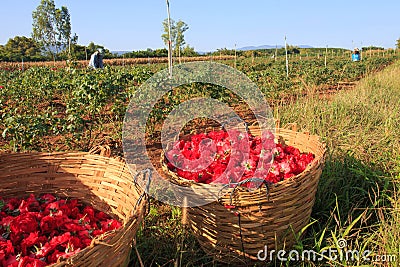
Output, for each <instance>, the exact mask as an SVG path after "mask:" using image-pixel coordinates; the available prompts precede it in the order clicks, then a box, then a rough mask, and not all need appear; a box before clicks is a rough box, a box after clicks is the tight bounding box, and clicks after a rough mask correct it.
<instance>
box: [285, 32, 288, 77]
mask: <svg viewBox="0 0 400 267" xmlns="http://www.w3.org/2000/svg"><path fill="white" fill-rule="evenodd" d="M285 53H286V77H289V59H288V51H287V42H286V35H285Z"/></svg>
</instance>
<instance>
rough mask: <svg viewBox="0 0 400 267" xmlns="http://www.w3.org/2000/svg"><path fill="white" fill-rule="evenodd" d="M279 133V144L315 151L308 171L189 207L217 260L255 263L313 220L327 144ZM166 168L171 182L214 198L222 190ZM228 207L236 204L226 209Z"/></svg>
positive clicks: (255, 130) (287, 242)
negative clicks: (182, 176)
mask: <svg viewBox="0 0 400 267" xmlns="http://www.w3.org/2000/svg"><path fill="white" fill-rule="evenodd" d="M249 130H250V132H251V133H252V134H253V135H260V131H259V130H258V128H255V127H249ZM275 136H276V137H279V138H278V140H279V142H281V143H285V144H287V145H291V146H294V147H296V148H298V149H299V150H300V151H302V152H312V153H313V154H315V159H314V160H313V162H312V163H311V164H310V165H309V166H308V167H307V168H306V170H305V171H303V172H302V173H301V174H299V175H297V176H295V177H292V178H290V179H287V180H284V181H281V182H279V183H277V184H273V185H269V186H268V187H264V186H262V187H260V189H257V190H253V191H249V190H248V189H247V188H243V187H236V188H229V189H227V190H226V191H225V190H224V193H223V194H220V195H219V196H218V201H213V202H211V203H209V204H207V205H204V206H200V207H192V208H188V221H189V224H190V226H191V229H192V231H193V233H194V235H195V236H196V237H197V239H198V241H199V243H200V245H201V247H202V248H203V250H204V251H206V252H207V253H208V254H210V255H212V256H213V257H214V258H215V259H216V260H218V261H221V262H225V263H230V264H235V263H236V264H237V263H239V264H245V263H249V262H251V261H257V260H258V259H257V255H258V252H259V251H260V250H263V251H264V249H265V246H267V250H268V251H271V250H272V249H275V250H279V249H282V248H285V249H288V248H290V247H292V246H293V245H294V243H295V242H296V238H298V236H297V235H298V233H299V232H300V230H301V229H302V228H303V227H304V226H306V225H307V224H308V222H309V220H310V215H311V211H312V207H313V204H314V200H315V193H316V190H317V185H318V181H319V177H320V175H321V172H322V168H323V164H324V159H325V152H326V148H325V145H324V144H323V143H322V142H321V141H320V138H319V137H318V136H314V135H310V134H307V133H300V132H297V131H296V130H293V129H292V130H287V129H283V128H277V129H276V133H275ZM164 165H165V164H164ZM163 170H164V172H166V173H167V177H168V178H169V179H170V180H171V181H172V182H174V183H177V184H180V185H182V186H187V187H192V188H193V192H194V193H197V194H202V192H203V193H204V194H205V195H207V196H210V197H211V196H212V195H216V194H218V192H217V189H216V187H215V186H213V185H209V184H199V183H195V182H193V181H187V180H184V179H181V181H178V180H179V177H177V176H176V175H175V174H174V173H172V172H170V171H169V170H168V169H167V168H166V166H163ZM218 191H220V189H218ZM219 193H220V192H219ZM226 205H229V206H234V208H231V209H227V208H226ZM262 255H264V254H262ZM268 259H269V257H268Z"/></svg>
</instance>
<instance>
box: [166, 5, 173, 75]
mask: <svg viewBox="0 0 400 267" xmlns="http://www.w3.org/2000/svg"><path fill="white" fill-rule="evenodd" d="M166 2H167V14H168V71H169V78H170V79H171V78H172V41H171V16H170V12H169V1H168V0H166Z"/></svg>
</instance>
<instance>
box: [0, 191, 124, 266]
mask: <svg viewBox="0 0 400 267" xmlns="http://www.w3.org/2000/svg"><path fill="white" fill-rule="evenodd" d="M119 227H121V223H120V222H119V221H117V220H115V219H112V218H111V217H110V216H109V215H107V214H105V213H104V212H101V211H98V210H96V209H94V208H93V207H92V206H90V205H85V204H82V203H81V202H80V201H78V200H76V199H68V200H66V199H59V198H56V197H55V196H53V195H51V194H44V195H41V196H40V197H35V196H34V195H33V194H31V195H30V196H29V197H28V198H25V199H22V198H8V199H2V198H1V197H0V267H3V266H4V267H6V266H18V267H20V266H26V267H28V266H32V267H42V266H47V265H49V264H52V263H55V262H57V260H58V258H60V257H63V258H68V257H70V256H72V255H74V254H75V253H77V252H79V251H80V250H82V249H84V248H85V247H87V246H88V245H90V243H91V241H92V239H93V238H94V237H95V236H98V235H100V234H103V233H105V232H107V231H110V230H114V229H118V228H119Z"/></svg>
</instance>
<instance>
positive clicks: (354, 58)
mask: <svg viewBox="0 0 400 267" xmlns="http://www.w3.org/2000/svg"><path fill="white" fill-rule="evenodd" d="M351 60H352V61H360V60H361V55H360V50H358V48H354V51H353V54H351Z"/></svg>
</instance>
